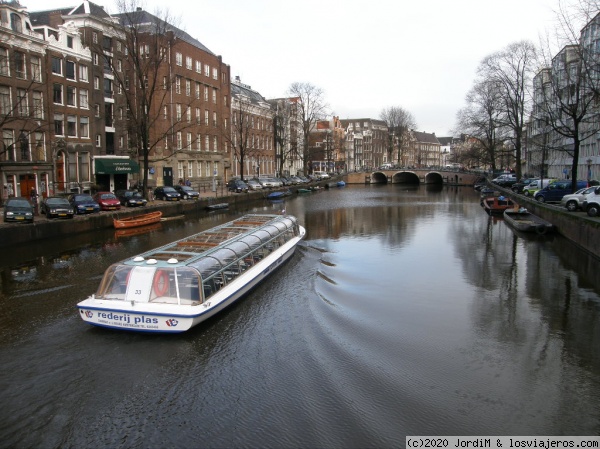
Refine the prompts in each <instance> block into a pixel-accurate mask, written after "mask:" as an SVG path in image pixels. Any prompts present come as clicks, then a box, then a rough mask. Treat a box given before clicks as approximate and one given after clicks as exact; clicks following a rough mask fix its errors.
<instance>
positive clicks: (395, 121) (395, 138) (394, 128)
mask: <svg viewBox="0 0 600 449" xmlns="http://www.w3.org/2000/svg"><path fill="white" fill-rule="evenodd" d="M379 118H380V119H381V120H383V121H384V122H385V124H386V126H387V127H388V145H387V152H388V158H389V160H392V158H393V156H394V148H395V147H396V146H397V148H398V155H397V160H396V162H397V163H398V164H400V161H401V160H402V154H403V153H404V151H406V150H407V148H408V145H409V142H410V130H411V129H416V128H417V122H416V120H415V118H414V116H413V115H412V114H411V113H410V112H409V111H407V110H406V109H404V108H403V107H401V106H390V107H388V108H383V109H382V110H381V112H380V113H379Z"/></svg>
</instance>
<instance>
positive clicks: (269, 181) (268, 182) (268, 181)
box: [256, 177, 283, 189]
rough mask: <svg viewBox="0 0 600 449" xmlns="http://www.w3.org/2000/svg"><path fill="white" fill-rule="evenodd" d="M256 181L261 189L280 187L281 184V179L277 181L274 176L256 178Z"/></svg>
mask: <svg viewBox="0 0 600 449" xmlns="http://www.w3.org/2000/svg"><path fill="white" fill-rule="evenodd" d="M256 181H258V182H259V183H260V185H261V186H262V187H263V189H269V188H272V187H281V186H282V185H283V184H282V182H281V181H277V180H275V179H274V178H265V177H262V178H257V179H256Z"/></svg>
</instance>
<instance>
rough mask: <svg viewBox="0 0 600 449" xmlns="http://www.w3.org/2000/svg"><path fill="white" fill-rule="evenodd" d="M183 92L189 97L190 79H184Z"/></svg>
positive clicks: (190, 92) (190, 89) (190, 90)
mask: <svg viewBox="0 0 600 449" xmlns="http://www.w3.org/2000/svg"><path fill="white" fill-rule="evenodd" d="M185 94H186V95H187V96H188V97H189V96H190V95H192V81H191V80H185Z"/></svg>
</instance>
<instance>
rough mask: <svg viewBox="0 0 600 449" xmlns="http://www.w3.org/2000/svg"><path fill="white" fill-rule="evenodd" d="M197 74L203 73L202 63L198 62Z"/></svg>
mask: <svg viewBox="0 0 600 449" xmlns="http://www.w3.org/2000/svg"><path fill="white" fill-rule="evenodd" d="M196 72H197V73H202V63H201V62H200V61H196Z"/></svg>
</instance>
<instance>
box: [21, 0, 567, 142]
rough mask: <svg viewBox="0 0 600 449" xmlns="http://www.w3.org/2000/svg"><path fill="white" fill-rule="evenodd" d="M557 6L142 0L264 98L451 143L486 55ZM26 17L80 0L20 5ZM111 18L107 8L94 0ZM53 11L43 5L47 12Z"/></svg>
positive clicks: (110, 3) (391, 0) (486, 1)
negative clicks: (310, 94)
mask: <svg viewBox="0 0 600 449" xmlns="http://www.w3.org/2000/svg"><path fill="white" fill-rule="evenodd" d="M557 1H558V0H371V1H365V0H361V1H357V0H329V1H323V0H301V1H292V0H211V1H206V0H185V1H184V0H170V1H168V2H165V1H164V0H163V1H159V0H146V1H144V2H140V3H139V4H140V6H143V7H144V9H145V10H147V11H148V12H151V13H155V12H156V11H157V10H156V8H157V7H159V8H163V9H164V8H165V5H167V6H166V7H167V8H168V11H169V14H170V15H171V16H173V17H175V18H176V20H177V21H178V23H176V25H177V24H178V26H179V28H182V29H183V30H185V31H187V32H188V33H189V34H190V35H191V36H193V37H195V38H196V39H198V40H199V41H200V42H202V43H203V44H204V45H205V46H206V47H208V48H209V49H210V50H211V51H212V52H213V53H215V54H217V55H221V56H222V57H223V61H224V62H225V63H226V64H229V65H230V66H231V75H232V78H233V77H235V76H239V77H240V78H241V81H242V82H243V83H245V84H248V85H250V86H251V87H252V88H253V89H254V90H256V91H258V92H259V93H260V94H261V95H263V96H264V97H266V98H277V97H283V96H285V95H286V92H287V90H288V87H289V86H290V84H291V83H293V82H296V81H298V82H308V83H311V84H313V85H315V86H318V87H320V88H322V89H323V90H324V92H325V98H326V101H327V103H328V104H329V106H330V109H331V111H332V112H333V113H334V114H335V115H338V116H340V118H342V119H346V118H367V117H369V118H376V119H378V118H379V116H380V112H381V110H382V109H383V108H384V107H389V106H401V107H403V108H405V109H407V110H409V111H410V112H411V113H412V114H413V115H414V117H415V119H416V121H417V125H418V126H417V128H418V130H420V131H425V132H435V133H436V135H437V136H438V137H442V136H448V135H450V134H449V133H450V130H451V129H452V128H454V125H455V118H456V112H457V111H458V110H459V109H460V108H461V107H463V105H464V98H465V94H466V93H467V91H468V90H469V89H470V88H471V87H472V85H473V81H474V78H475V71H476V68H477V66H478V65H479V62H480V61H481V60H482V58H484V57H485V56H487V55H489V54H491V53H494V52H496V51H499V50H502V49H503V48H504V47H506V46H507V45H508V44H510V43H512V42H516V41H520V40H524V39H528V40H531V41H532V42H533V43H534V44H536V45H537V44H538V43H539V36H540V35H541V34H544V33H546V32H547V31H548V30H550V29H551V28H552V26H553V23H554V17H555V14H554V12H553V11H554V10H555V9H556V7H557ZM20 2H21V4H22V5H23V6H26V7H28V9H29V10H30V11H40V10H45V9H50V8H52V9H53V8H59V7H63V6H64V7H67V6H76V5H78V4H79V3H81V2H79V1H78V0H75V1H72V2H71V1H69V0H51V1H48V0H20ZM95 3H96V4H99V5H103V6H104V7H105V8H106V10H107V11H108V12H109V13H117V12H118V11H117V9H116V6H115V5H116V3H115V2H114V0H97V1H96V2H95ZM48 5H50V6H48Z"/></svg>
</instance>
